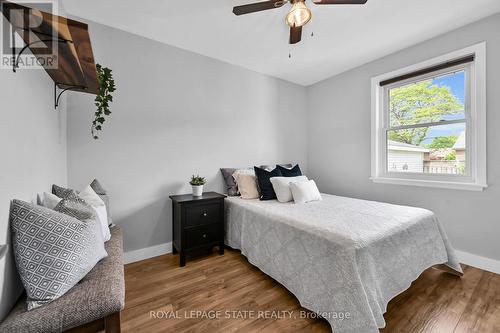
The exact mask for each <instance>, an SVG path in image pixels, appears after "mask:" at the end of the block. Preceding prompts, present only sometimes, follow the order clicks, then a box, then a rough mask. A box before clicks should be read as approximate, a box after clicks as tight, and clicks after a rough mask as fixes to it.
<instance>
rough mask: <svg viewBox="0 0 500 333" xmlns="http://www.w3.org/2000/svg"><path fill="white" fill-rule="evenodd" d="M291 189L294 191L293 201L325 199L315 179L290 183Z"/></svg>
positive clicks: (302, 201)
mask: <svg viewBox="0 0 500 333" xmlns="http://www.w3.org/2000/svg"><path fill="white" fill-rule="evenodd" d="M290 190H291V191H292V196H293V201H295V203H306V202H310V201H321V200H323V198H321V194H320V193H319V190H318V187H317V186H316V183H315V182H314V180H309V181H307V182H297V183H290Z"/></svg>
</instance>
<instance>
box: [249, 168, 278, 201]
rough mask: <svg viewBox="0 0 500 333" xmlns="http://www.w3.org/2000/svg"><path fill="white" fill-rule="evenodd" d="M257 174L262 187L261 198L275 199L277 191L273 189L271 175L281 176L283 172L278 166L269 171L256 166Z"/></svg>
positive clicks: (260, 187)
mask: <svg viewBox="0 0 500 333" xmlns="http://www.w3.org/2000/svg"><path fill="white" fill-rule="evenodd" d="M254 170H255V176H256V177H257V183H258V184H259V189H260V200H273V199H276V193H275V192H274V189H273V184H271V181H270V180H269V179H270V178H271V177H280V176H281V172H280V170H279V169H278V168H276V169H274V170H272V171H267V170H264V169H262V168H259V167H254Z"/></svg>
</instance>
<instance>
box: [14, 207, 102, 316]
mask: <svg viewBox="0 0 500 333" xmlns="http://www.w3.org/2000/svg"><path fill="white" fill-rule="evenodd" d="M10 223H11V225H10V227H11V233H12V244H13V248H14V258H15V261H16V265H17V269H18V271H19V275H20V277H21V281H22V283H23V285H24V288H25V290H26V294H27V305H28V310H32V309H35V308H38V307H40V306H42V305H44V304H48V303H50V302H52V301H54V300H55V299H57V298H59V297H61V296H62V295H64V294H65V293H66V292H67V291H68V290H69V289H71V287H73V286H74V285H75V284H76V283H78V281H80V280H81V279H82V278H83V277H84V276H85V275H87V273H88V272H89V271H90V270H91V269H92V268H93V267H94V266H95V265H96V264H97V263H98V262H99V261H100V260H101V259H102V258H104V257H106V256H107V253H106V251H105V250H104V241H103V239H102V233H101V229H100V225H99V222H98V221H97V220H95V219H94V220H90V221H89V222H82V221H79V220H77V219H76V218H73V217H70V216H68V215H65V214H62V213H59V212H56V211H54V210H51V209H48V208H45V207H41V206H36V205H33V204H31V203H27V202H24V201H21V200H13V201H12V205H11V211H10Z"/></svg>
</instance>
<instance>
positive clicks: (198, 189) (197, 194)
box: [191, 185, 203, 197]
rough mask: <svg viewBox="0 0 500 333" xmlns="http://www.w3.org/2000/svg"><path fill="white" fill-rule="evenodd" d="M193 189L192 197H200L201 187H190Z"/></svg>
mask: <svg viewBox="0 0 500 333" xmlns="http://www.w3.org/2000/svg"><path fill="white" fill-rule="evenodd" d="M191 186H192V188H193V197H201V196H202V194H203V185H197V186H195V185H191Z"/></svg>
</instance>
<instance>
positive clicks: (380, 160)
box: [370, 42, 488, 191]
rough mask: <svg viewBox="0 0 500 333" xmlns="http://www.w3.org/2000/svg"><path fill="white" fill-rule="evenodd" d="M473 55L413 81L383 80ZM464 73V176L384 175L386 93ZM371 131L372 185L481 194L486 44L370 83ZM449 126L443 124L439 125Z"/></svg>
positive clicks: (385, 166) (441, 57)
mask: <svg viewBox="0 0 500 333" xmlns="http://www.w3.org/2000/svg"><path fill="white" fill-rule="evenodd" d="M470 55H474V62H472V63H469V64H465V65H457V66H455V67H452V68H447V69H443V70H441V71H436V72H433V73H431V74H425V75H422V76H421V77H413V78H411V79H408V80H406V81H399V82H396V83H393V84H390V85H387V86H383V87H382V86H380V82H383V81H385V80H388V79H391V78H394V77H398V76H401V75H405V74H408V73H412V72H416V71H419V70H422V69H425V68H430V67H433V66H436V65H439V64H443V63H446V62H449V61H452V60H456V59H460V58H463V57H466V56H470ZM461 69H464V70H465V72H466V74H465V78H466V94H465V95H466V100H465V103H464V104H465V117H466V126H467V127H466V133H467V134H466V148H467V150H466V154H467V161H466V163H467V165H466V170H467V173H466V175H446V174H424V173H406V172H404V173H403V172H390V171H387V170H388V169H387V129H388V126H389V125H388V113H387V112H388V105H387V103H388V98H387V96H388V91H389V89H391V88H394V87H397V86H401V85H404V84H405V83H408V82H413V81H415V80H425V79H426V78H428V77H432V76H436V74H446V73H449V72H454V71H457V70H461ZM371 86H372V89H371V93H372V96H371V97H372V124H371V126H372V131H371V137H372V138H371V140H372V147H371V177H370V179H371V180H372V181H373V182H375V183H386V184H399V185H414V186H425V187H439V188H448V189H461V190H474V191H482V190H484V189H485V188H486V187H487V186H488V185H487V182H486V42H483V43H479V44H476V45H473V46H470V47H467V48H464V49H461V50H458V51H454V52H451V53H448V54H445V55H442V56H439V57H436V58H433V59H430V60H428V61H424V62H421V63H418V64H416V65H412V66H409V67H405V68H402V69H399V70H396V71H393V72H390V73H386V74H382V75H379V76H377V77H374V78H372V80H371ZM447 123H449V122H443V125H445V124H447Z"/></svg>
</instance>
